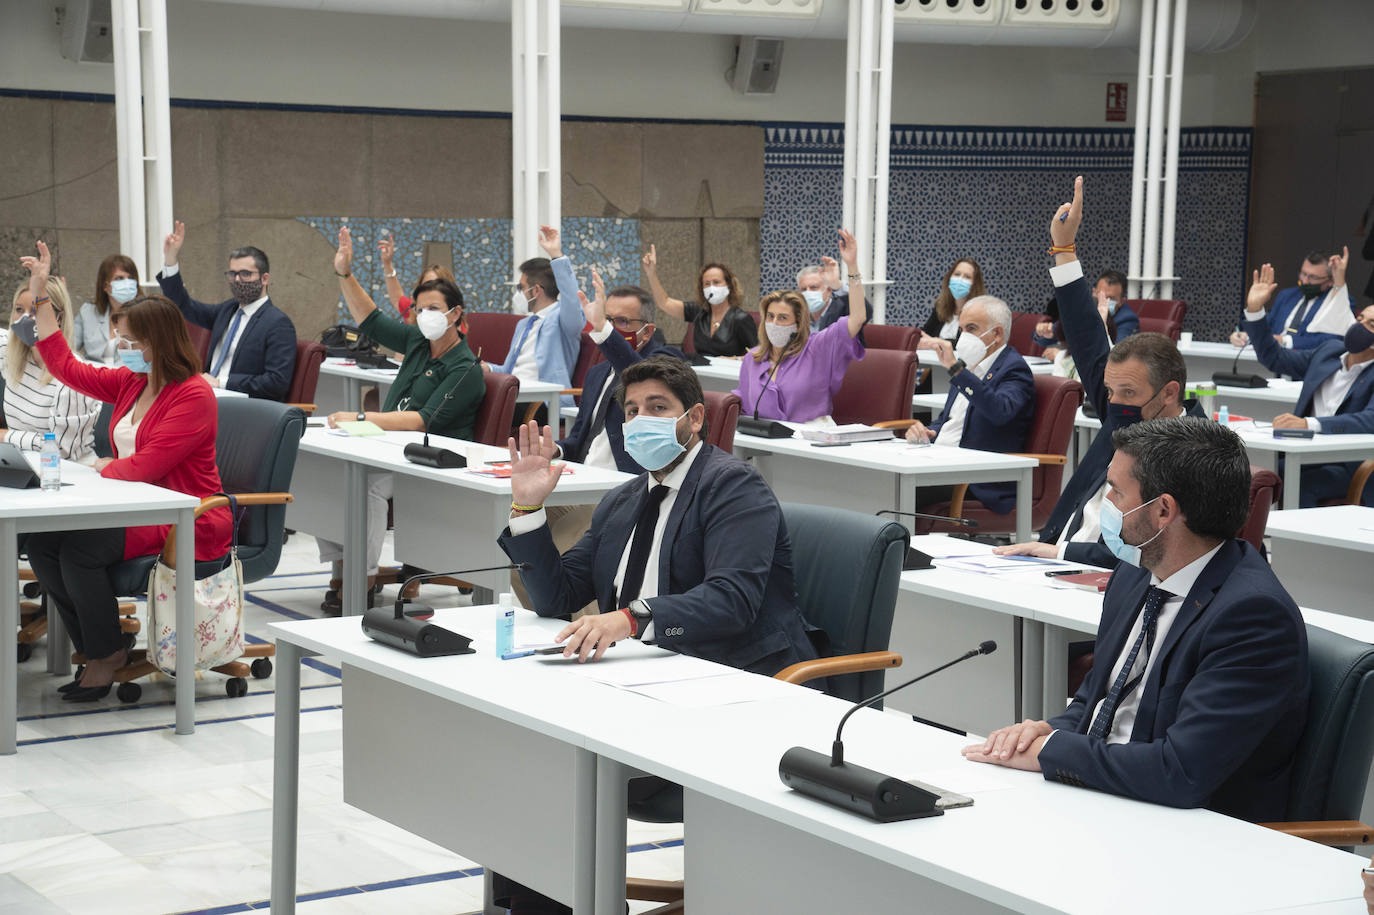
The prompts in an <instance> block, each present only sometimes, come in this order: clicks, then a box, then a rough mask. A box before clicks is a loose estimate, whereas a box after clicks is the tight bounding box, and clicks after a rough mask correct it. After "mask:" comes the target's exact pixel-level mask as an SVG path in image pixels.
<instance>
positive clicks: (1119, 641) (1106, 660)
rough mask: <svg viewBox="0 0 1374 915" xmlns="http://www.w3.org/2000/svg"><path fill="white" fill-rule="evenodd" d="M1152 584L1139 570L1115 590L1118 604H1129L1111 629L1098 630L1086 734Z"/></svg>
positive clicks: (1082, 729)
mask: <svg viewBox="0 0 1374 915" xmlns="http://www.w3.org/2000/svg"><path fill="white" fill-rule="evenodd" d="M1127 568H1129V567H1128V566H1126V564H1125V563H1122V564H1121V565H1119V566H1117V569H1118V571H1117V572H1116V574H1117V575H1120V574H1121V570H1124V569H1127ZM1132 573H1134V570H1132ZM1134 574H1138V573H1134ZM1123 584H1124V583H1123ZM1149 587H1150V576H1149V574H1148V573H1146V574H1143V575H1139V574H1138V580H1137V581H1136V582H1134V583H1132V584H1124V588H1123V589H1122V590H1120V593H1116V592H1115V591H1113V593H1112V597H1113V603H1114V604H1116V606H1118V607H1123V608H1125V610H1124V612H1122V613H1119V614H1117V615H1116V617H1115V619H1113V620H1112V623H1111V627H1110V628H1109V629H1107V630H1106V631H1102V630H1099V631H1098V633H1097V646H1096V647H1095V648H1094V651H1093V674H1092V676H1093V691H1092V695H1091V696H1089V697H1088V703H1087V705H1088V713H1087V714H1086V715H1084V716H1083V720H1081V721H1080V722H1079V723H1078V725H1079V726H1078V730H1079V733H1082V734H1086V733H1087V732H1088V728H1090V727H1092V717H1093V710H1094V709H1095V708H1096V707H1097V703H1098V702H1100V701H1102V699H1103V697H1105V696H1106V695H1107V690H1108V689H1110V688H1111V679H1112V667H1113V666H1114V665H1115V664H1116V659H1117V658H1119V657H1120V656H1121V652H1122V651H1124V650H1125V648H1126V636H1128V635H1130V632H1131V626H1132V625H1134V624H1135V618H1136V616H1138V615H1139V613H1140V608H1141V604H1142V603H1144V601H1145V592H1146V591H1147V590H1148V589H1149ZM1117 601H1120V603H1117ZM1099 662H1100V663H1099Z"/></svg>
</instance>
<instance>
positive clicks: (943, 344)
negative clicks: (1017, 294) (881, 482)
mask: <svg viewBox="0 0 1374 915" xmlns="http://www.w3.org/2000/svg"><path fill="white" fill-rule="evenodd" d="M959 330H960V331H961V332H960V334H959V339H958V340H957V341H956V342H955V344H954V346H950V344H949V341H948V340H936V341H935V351H936V353H937V354H938V355H939V357H940V364H941V365H943V366H944V367H945V370H946V371H948V372H949V395H948V396H947V397H946V399H945V408H944V410H942V411H941V412H940V415H939V417H938V418H936V419H935V421H934V422H932V423H931V424H930V425H929V426H926V425H925V424H923V423H922V422H921V421H920V420H916V421H915V422H914V423H913V424H912V426H911V427H910V428H909V429H907V430H906V438H907V441H909V442H934V443H935V444H937V445H945V446H948V447H952V448H974V449H977V450H979V451H1022V450H1024V449H1025V447H1026V432H1027V431H1028V430H1029V429H1030V424H1031V417H1032V416H1033V415H1034V413H1035V376H1034V375H1032V374H1031V370H1030V366H1028V365H1026V360H1025V359H1023V358H1022V356H1021V354H1020V353H1018V352H1017V351H1016V350H1014V349H1012V348H1011V347H1010V346H1008V345H1007V340H1008V339H1009V338H1010V336H1011V309H1010V308H1008V307H1007V303H1005V302H1003V301H1002V300H1001V299H998V298H995V297H993V296H990V295H982V296H978V297H977V298H973V299H969V300H968V301H967V302H965V303H964V307H963V308H962V309H960V311H959ZM969 493H970V495H972V496H973V497H974V498H975V499H977V500H978V501H979V502H982V503H983V504H984V505H985V506H987V507H988V509H990V510H992V511H995V512H997V513H998V514H1003V515H1005V514H1007V513H1008V512H1010V511H1011V510H1012V509H1014V508H1016V484H1015V483H974V484H972V485H970V486H969ZM949 495H950V487H944V486H928V487H921V488H920V489H918V490H917V492H916V504H917V506H918V507H920V508H922V509H924V508H925V507H927V506H930V505H934V504H937V503H940V502H947V501H949Z"/></svg>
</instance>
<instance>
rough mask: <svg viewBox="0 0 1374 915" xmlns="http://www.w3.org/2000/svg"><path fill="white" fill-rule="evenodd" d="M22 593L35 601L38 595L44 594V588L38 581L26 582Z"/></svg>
mask: <svg viewBox="0 0 1374 915" xmlns="http://www.w3.org/2000/svg"><path fill="white" fill-rule="evenodd" d="M22 593H23V595H24V596H25V597H27V598H28V599H29V600H33V599H34V598H36V597H38V595H40V594H42V593H43V586H42V585H40V584H39V583H38V582H36V581H26V582H24V588H23V591H22Z"/></svg>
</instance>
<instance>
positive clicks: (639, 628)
mask: <svg viewBox="0 0 1374 915" xmlns="http://www.w3.org/2000/svg"><path fill="white" fill-rule="evenodd" d="M625 609H626V610H629V611H630V616H633V617H634V618H635V638H637V639H641V638H643V637H644V630H645V629H646V628H647V627H648V625H649V624H650V623H652V622H653V621H654V612H653V611H652V610H650V609H649V605H648V604H647V603H646V602H644V601H642V600H632V601H630V606H628V607H626V608H625Z"/></svg>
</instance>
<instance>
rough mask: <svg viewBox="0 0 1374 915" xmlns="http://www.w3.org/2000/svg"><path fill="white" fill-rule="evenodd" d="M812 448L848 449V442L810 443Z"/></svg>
mask: <svg viewBox="0 0 1374 915" xmlns="http://www.w3.org/2000/svg"><path fill="white" fill-rule="evenodd" d="M811 447H812V448H848V447H849V442H812V443H811Z"/></svg>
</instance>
